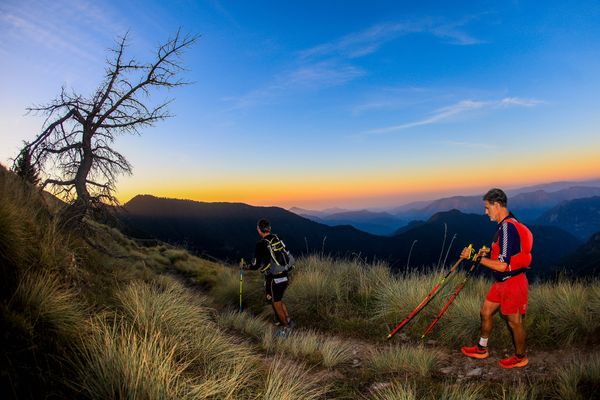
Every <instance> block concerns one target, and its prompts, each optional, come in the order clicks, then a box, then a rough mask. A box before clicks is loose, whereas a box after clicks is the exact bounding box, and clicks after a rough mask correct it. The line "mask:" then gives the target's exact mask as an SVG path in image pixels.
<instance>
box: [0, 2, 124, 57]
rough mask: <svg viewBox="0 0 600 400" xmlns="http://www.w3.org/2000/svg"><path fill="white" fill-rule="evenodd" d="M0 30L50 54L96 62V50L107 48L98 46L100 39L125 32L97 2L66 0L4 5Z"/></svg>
mask: <svg viewBox="0 0 600 400" xmlns="http://www.w3.org/2000/svg"><path fill="white" fill-rule="evenodd" d="M0 31H1V32H3V34H9V35H10V36H11V37H12V38H14V40H17V41H18V40H21V41H23V43H24V45H25V44H26V43H31V42H34V43H36V44H37V45H38V46H41V48H45V49H47V50H48V51H54V52H57V51H59V52H64V53H65V56H67V55H72V56H74V57H75V58H76V59H83V60H85V61H92V62H95V61H98V58H99V56H98V54H99V53H98V51H97V49H98V48H100V49H103V48H104V47H105V45H104V46H98V38H104V39H106V38H111V39H114V37H115V36H116V35H118V34H121V35H122V34H123V33H124V32H125V29H123V28H122V27H121V26H120V25H119V24H118V23H117V22H115V18H114V16H110V15H108V14H107V12H106V10H105V8H101V7H99V6H97V5H95V3H92V2H86V1H73V0H66V1H57V2H51V3H48V2H35V1H34V2H13V3H10V2H7V3H4V4H3V5H2V7H0ZM0 46H2V44H1V43H0ZM2 47H3V46H2ZM103 56H104V54H102V53H100V57H103Z"/></svg>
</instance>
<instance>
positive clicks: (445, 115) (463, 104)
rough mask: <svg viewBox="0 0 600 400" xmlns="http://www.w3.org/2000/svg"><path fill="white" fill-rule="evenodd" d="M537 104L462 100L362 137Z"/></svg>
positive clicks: (519, 100)
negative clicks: (457, 117) (481, 111)
mask: <svg viewBox="0 0 600 400" xmlns="http://www.w3.org/2000/svg"><path fill="white" fill-rule="evenodd" d="M538 104H543V101H540V100H536V99H525V98H519V97H505V98H503V99H500V100H492V101H475V100H462V101H459V102H458V103H455V104H452V105H450V106H447V107H442V108H439V109H437V110H435V111H434V112H433V114H432V115H431V116H429V117H427V118H423V119H419V120H416V121H411V122H406V123H402V124H398V125H392V126H386V127H383V128H376V129H370V130H368V131H365V132H363V135H381V134H387V133H393V132H398V131H402V130H406V129H409V128H414V127H417V126H424V125H432V124H437V123H441V122H444V121H447V120H450V119H451V118H454V117H456V116H458V115H461V114H466V113H468V112H470V111H474V110H484V109H494V108H505V107H515V106H516V107H533V106H535V105H538Z"/></svg>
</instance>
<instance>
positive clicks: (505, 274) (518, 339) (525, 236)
mask: <svg viewBox="0 0 600 400" xmlns="http://www.w3.org/2000/svg"><path fill="white" fill-rule="evenodd" d="M483 200H484V202H485V213H486V215H488V216H489V217H490V220H492V221H495V222H497V223H498V231H497V232H496V235H495V237H494V240H493V243H492V252H491V254H490V256H489V257H487V254H486V253H483V252H482V253H480V254H479V256H481V262H480V263H481V265H483V266H484V267H487V268H489V269H491V270H492V271H493V274H494V278H495V280H496V282H494V283H493V284H492V287H491V288H490V291H489V292H488V294H487V296H486V298H485V300H484V302H483V305H482V307H481V338H480V339H479V342H478V343H477V344H476V345H475V346H472V347H463V348H461V351H462V353H463V354H464V355H466V356H467V357H472V358H479V359H483V358H488V357H489V355H490V354H489V352H488V349H487V344H488V343H487V342H488V337H489V335H490V332H491V330H492V317H493V315H494V314H495V313H496V312H497V311H498V310H500V312H501V313H502V315H504V316H505V318H506V319H507V321H508V327H509V329H510V331H511V333H512V337H513V342H514V345H515V354H514V355H513V356H511V357H509V358H507V359H504V360H500V366H501V367H502V368H516V367H524V366H525V365H527V363H528V362H529V360H528V359H527V354H526V352H525V329H524V327H523V316H524V315H525V312H526V311H527V297H528V289H529V288H528V286H529V284H528V281H527V276H526V275H525V273H524V272H525V271H527V269H528V268H529V265H530V264H531V249H532V246H533V236H532V235H531V232H530V231H529V229H527V227H525V225H523V224H521V223H520V222H519V221H517V220H516V218H515V217H514V216H513V215H512V214H511V213H510V212H509V211H508V209H507V208H506V206H507V198H506V194H505V193H504V192H503V191H502V190H500V189H491V190H490V191H488V192H487V193H486V194H485V195H484V196H483ZM488 252H489V250H488ZM469 255H470V252H469V250H467V249H466V248H465V249H464V250H463V251H462V253H461V258H464V259H467V258H469Z"/></svg>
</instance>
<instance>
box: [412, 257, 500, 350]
mask: <svg viewBox="0 0 600 400" xmlns="http://www.w3.org/2000/svg"><path fill="white" fill-rule="evenodd" d="M481 250H485V251H486V252H487V251H488V248H487V247H485V246H483V247H482V248H481ZM481 250H480V252H481ZM480 262H481V256H479V255H478V256H477V258H476V259H475V262H474V263H473V265H471V268H469V271H467V274H466V275H465V278H464V279H463V280H462V282H461V283H459V285H458V286H457V287H456V290H455V291H454V293H453V294H452V296H451V297H450V300H448V302H447V303H446V305H445V306H444V307H443V308H442V311H440V313H439V314H438V316H437V317H435V319H434V320H433V322H432V323H431V325H429V328H427V330H426V331H425V333H423V335H421V339H423V338H425V335H427V334H428V333H429V331H431V330H432V329H433V327H434V326H435V324H437V322H438V321H439V320H440V318H442V315H444V313H445V312H446V310H447V309H448V307H450V304H452V302H453V301H454V299H455V298H456V296H458V294H459V293H460V291H461V290H462V289H463V288H464V287H465V284H466V283H467V280H468V279H469V277H470V276H471V275H472V274H473V270H475V268H477V266H478V265H479V263H480Z"/></svg>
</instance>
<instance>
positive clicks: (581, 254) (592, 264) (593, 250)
mask: <svg viewBox="0 0 600 400" xmlns="http://www.w3.org/2000/svg"><path fill="white" fill-rule="evenodd" d="M562 265H563V266H564V267H565V268H566V272H567V273H569V274H570V275H573V276H595V277H597V276H599V275H600V231H599V232H597V233H595V234H593V235H592V236H591V237H590V239H589V240H588V241H587V242H586V243H585V244H584V245H583V246H581V247H579V248H578V249H576V251H575V252H574V253H573V254H571V255H570V256H568V257H566V258H565V260H564V262H563V263H562Z"/></svg>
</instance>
